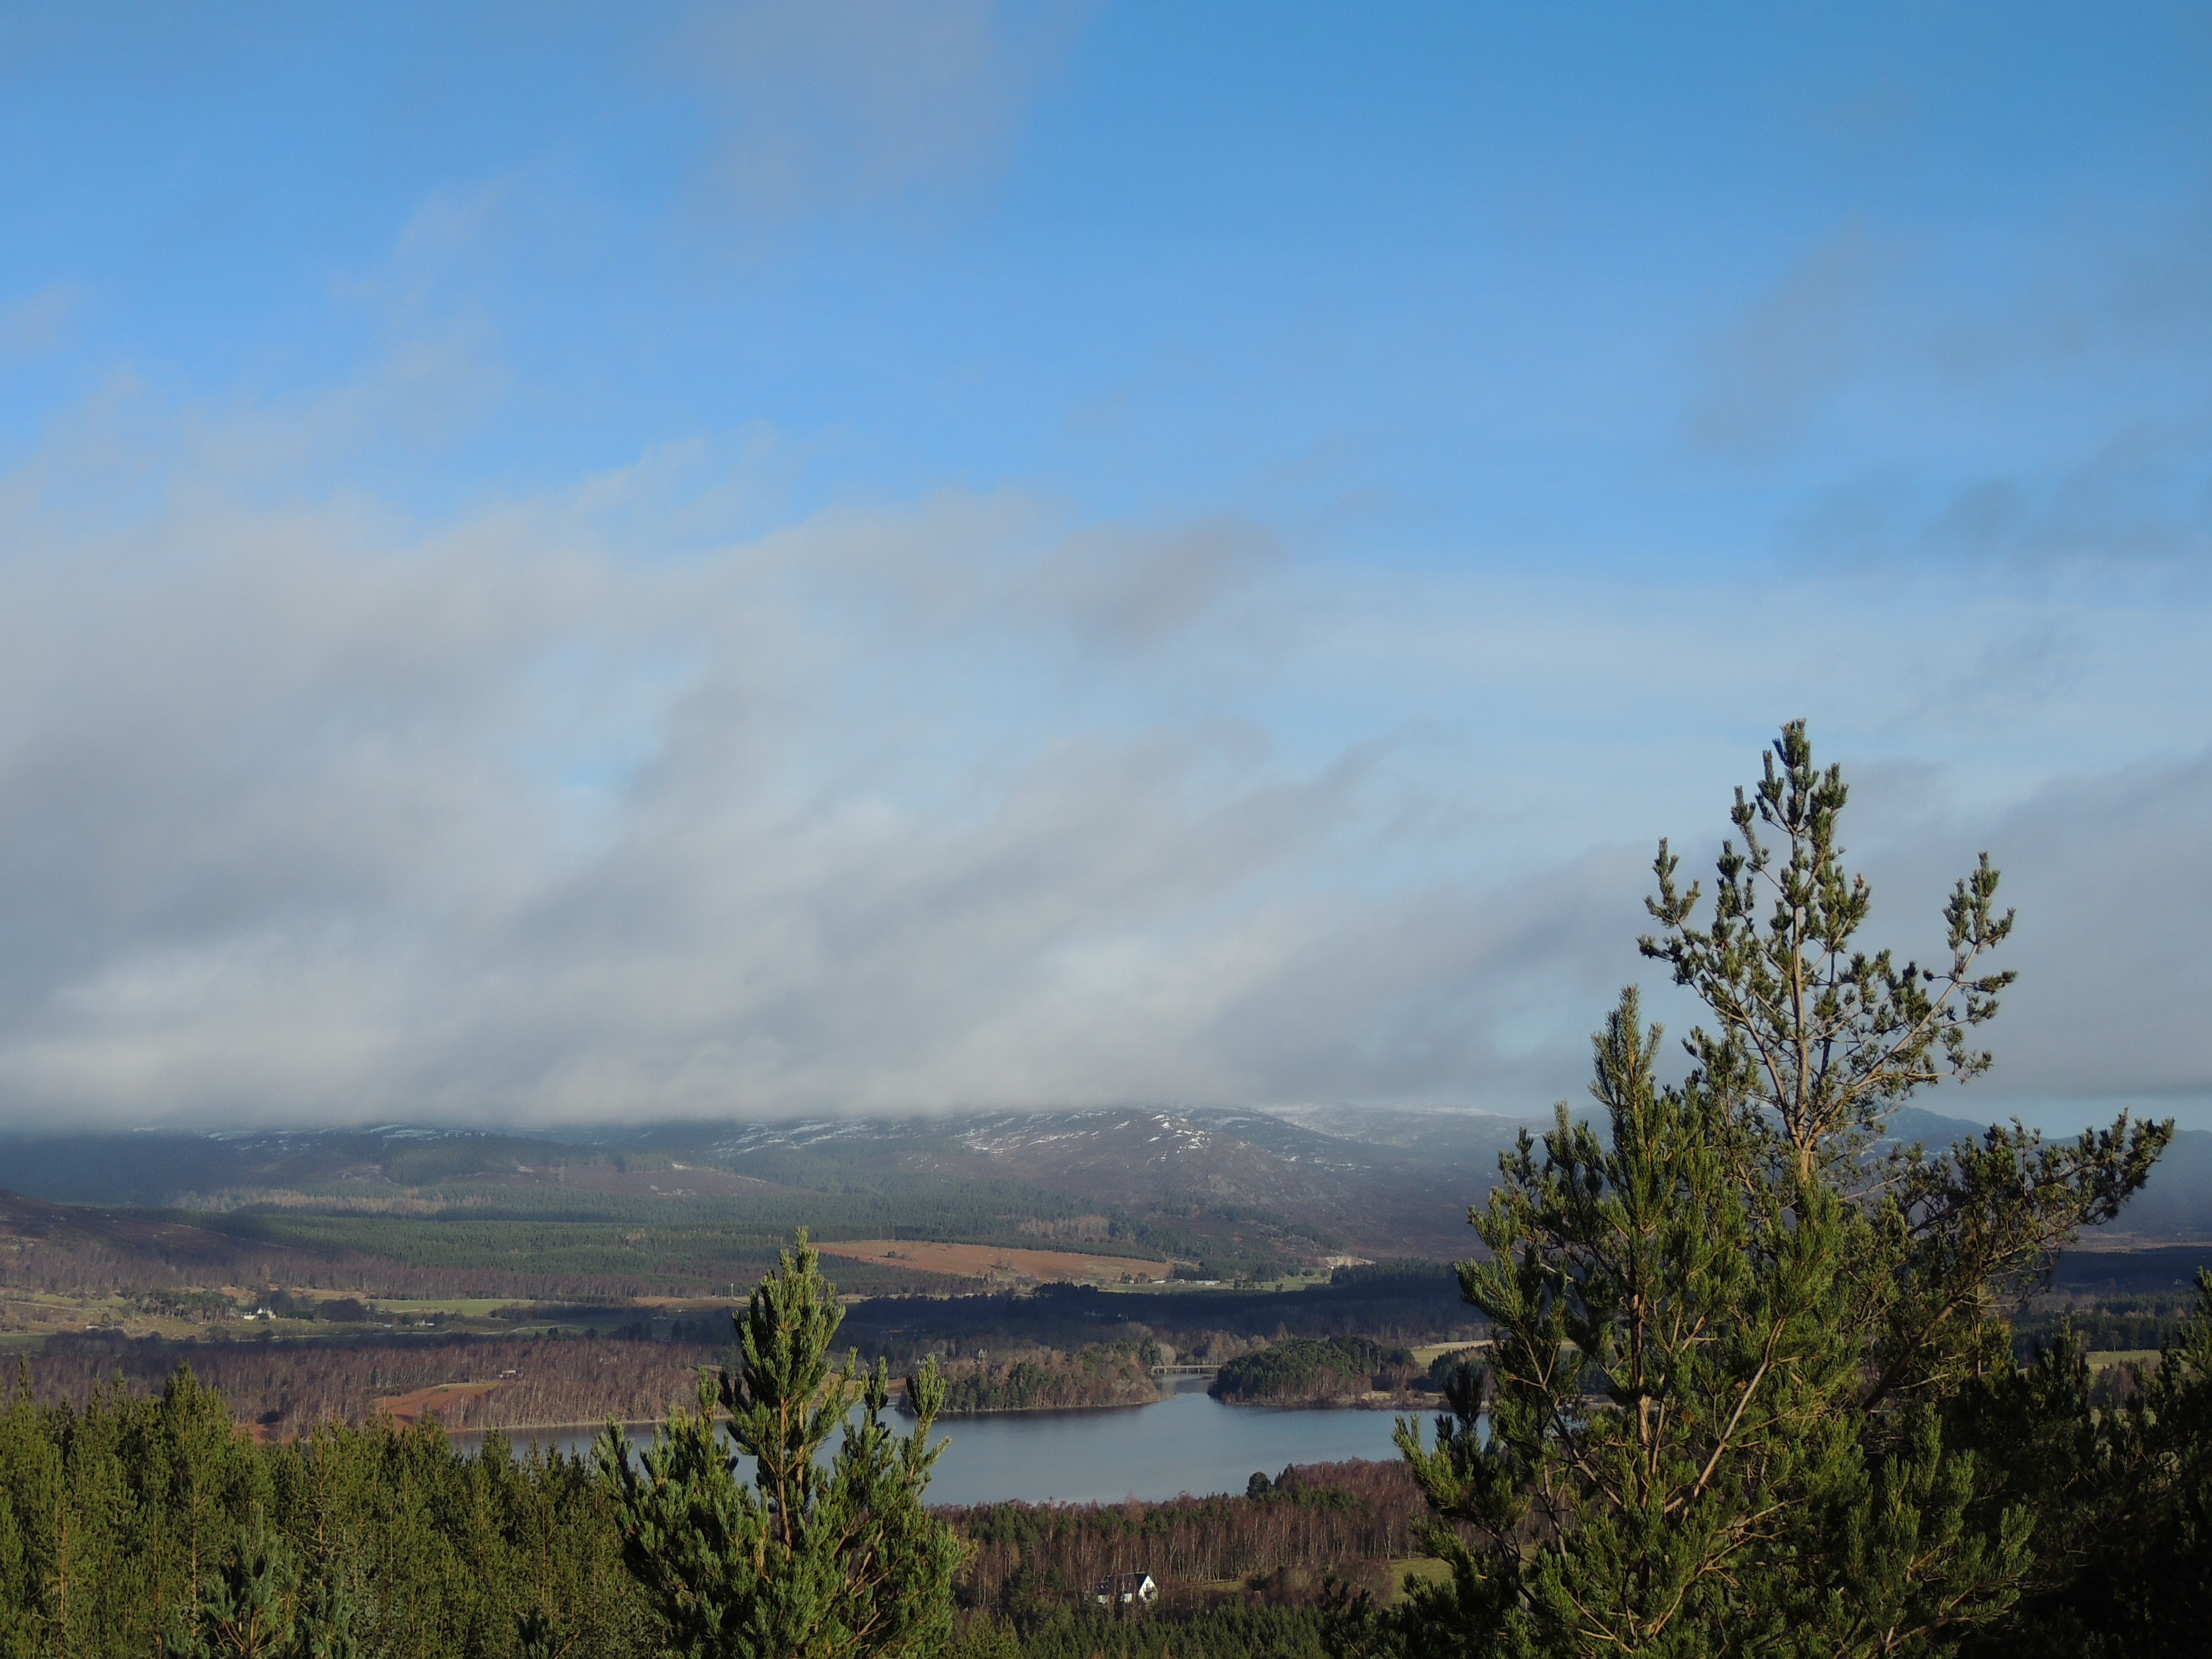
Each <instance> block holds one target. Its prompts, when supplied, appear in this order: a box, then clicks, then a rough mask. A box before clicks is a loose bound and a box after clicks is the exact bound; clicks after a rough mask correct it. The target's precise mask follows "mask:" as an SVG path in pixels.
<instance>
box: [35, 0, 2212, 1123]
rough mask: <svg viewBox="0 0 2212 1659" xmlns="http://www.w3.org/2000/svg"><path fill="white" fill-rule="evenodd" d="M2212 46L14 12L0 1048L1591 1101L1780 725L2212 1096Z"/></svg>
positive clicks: (191, 1115) (533, 1075) (2033, 1045)
mask: <svg viewBox="0 0 2212 1659" xmlns="http://www.w3.org/2000/svg"><path fill="white" fill-rule="evenodd" d="M2208 58H2212V23H2208V21H2206V19H2205V17H2204V15H2203V12H2202V10H2201V9H2193V8H2187V7H2172V8H2160V7H2148V6H2145V7H2125V6H2124V7H2106V8H2086V7H2075V8H2033V7H2022V6H2010V7H2002V8H2001V7H1996V6H1982V7H1974V6H1960V5H1926V4H1922V5H1899V6H1886V7H1885V6H1873V7H1864V8H1854V9H1848V10H1844V9H1833V8H1820V9H1814V8H1802V7H1776V6H1766V7H1758V8H1752V7H1744V8H1739V9H1723V8H1717V7H1711V8H1699V9H1690V10H1687V11H1681V10H1677V11H1673V12H1668V13H1661V12H1655V11H1652V10H1650V9H1632V8H1627V7H1609V8H1597V7H1591V8H1556V9H1530V8H1512V9H1506V8H1482V7H1473V6H1455V7H1418V6H1406V7H1399V8H1391V9H1375V8H1352V7H1320V6H1281V5H1275V6H1267V7H1257V6H1253V7H1244V6H1231V5H1221V6H1213V7H1206V8H1191V7H1170V6H1144V5H1112V4H1107V5H1097V6H1069V7H1056V6H1051V5H1042V4H1040V5H1032V6H1024V7H1021V8H1012V9H1008V8H998V7H993V6H990V5H986V4H980V3H967V4H961V3H950V4H945V5H927V6H926V5H896V4H854V3H830V4H823V5H817V6H809V7H798V6H768V5H731V6H720V7H684V6H670V7H666V8H662V9H654V10H653V11H652V12H651V13H650V14H649V15H647V16H645V17H643V18H642V19H641V16H640V15H636V14H635V13H630V14H624V13H618V12H616V11H614V10H612V9H596V10H586V9H580V8H563V7H538V8H520V7H515V8H507V9H475V10H472V11H470V12H467V13H465V14H464V13H463V12H462V11H461V10H460V9H455V8H428V7H424V8H416V9H406V8H401V7H389V8H380V9H373V10H362V11H357V12H355V13H352V14H350V15H338V14H336V13H334V12H332V11H330V10H326V9H325V10H314V11H308V12H301V11H299V10H297V9H276V8H252V7H237V8H229V9H224V10H223V11H222V13H221V15H208V14H207V13H206V12H205V11H204V10H202V9H195V10H187V9H183V8H173V7H172V8H161V7H152V8H149V7H120V6H118V7H109V8H100V7H93V6H86V7H76V8H70V9H66V10H64V11H52V10H48V9H32V8H27V7H21V8H7V9H0V190H4V192H5V195H4V209H5V213H6V223H7V225H8V227H9V232H8V234H7V235H6V236H5V237H0V599H4V600H5V604H4V606H0V610H3V611H4V612H5V617H6V619H5V621H4V622H0V629H4V631H5V638H4V639H0V647H5V651H4V653H0V654H4V658H5V662H6V665H5V667H4V668H0V685H4V686H5V688H6V689H7V691H8V693H9V695H8V697H7V700H6V701H7V706H8V707H9V711H10V712H9V714H7V715H6V717H5V730H4V731H0V820H4V824H5V827H6V829H7V832H8V833H7V835H6V836H5V838H4V842H5V844H4V846H0V896H4V897H5V899H6V902H8V904H9V909H10V911H11V912H12V913H13V914H14V915H15V916H16V917H17V919H18V920H17V933H18V936H19V939H21V948H19V949H17V950H16V951H15V952H14V953H13V954H14V956H15V960H14V961H13V962H12V963H10V964H9V965H8V966H6V967H5V968H0V1085H4V1086H5V1088H6V1090H7V1091H8V1094H9V1097H10V1098H11V1099H12V1100H13V1101H14V1102H15V1104H14V1105H13V1106H11V1107H9V1110H10V1111H12V1112H14V1113H15V1114H16V1115H20V1116H21V1117H22V1118H23V1119H24V1120H25V1121H30V1120H32V1119H36V1118H43V1117H47V1116H52V1115H57V1114H60V1113H64V1112H70V1113H93V1114H96V1115H101V1116H104V1117H107V1118H112V1119H115V1120H118V1121H159V1120H163V1119H168V1118H179V1119H192V1120H212V1119H216V1118H222V1119H225V1120H226V1121H228V1120H230V1119H241V1120H242V1119H255V1120H267V1119H283V1120H285V1121H300V1120H302V1119H313V1118H343V1119H348V1120H352V1119H356V1118H360V1117H367V1116H377V1117H385V1116H392V1115H408V1116H444V1117H463V1118H475V1119H501V1120H507V1119H513V1120H531V1119H550V1118H568V1119H574V1118H589V1117H606V1116H617V1115H659V1114H663V1113H675V1112H706V1111H714V1112H721V1111H732V1110H734V1111H773V1110H787V1109H807V1110H815V1109H840V1108H853V1109H862V1108H865V1109H890V1108H894V1107H902V1106H908V1105H912V1106H922V1107H937V1106H949V1105H957V1104H963V1103H976V1104H1000V1103H1034V1104H1052V1103H1088V1102H1092V1101H1109V1100H1110V1101H1117V1102H1118V1101H1124V1100H1132V1099H1141V1100H1146V1101H1178V1100H1187V1101H1237V1102H1243V1103H1268V1102H1271V1101H1273V1102H1291V1101H1305V1100H1317V1099H1331V1100H1334V1099H1343V1100H1353V1101H1361V1100H1365V1101H1376V1102H1407V1101H1413V1102H1436V1103H1462V1104H1472V1105H1478V1106H1482V1107H1486V1108H1487V1109H1493V1110H1503V1111H1514V1112H1520V1111H1524V1110H1541V1109H1542V1108H1543V1107H1544V1106H1545V1105H1546V1104H1547V1103H1548V1101H1549V1100H1550V1099H1551V1098H1553V1097H1556V1096H1558V1095H1560V1094H1563V1093H1567V1092H1570V1091H1573V1090H1575V1089H1576V1088H1577V1087H1578V1084H1579V1078H1580V1074H1581V1073H1582V1070H1583V1063H1584V1062H1583V1049H1582V1046H1581V1044H1582V1034H1583V1033H1584V1032H1586V1031H1587V1030H1589V1027H1590V1025H1591V1024H1592V1023H1593V1021H1594V1019H1595V1017H1596V1015H1597V1014H1598V1012H1600V1011H1601V1009H1602V1007H1603V1006H1604V1005H1605V1004H1606V1002H1607V1000H1609V998H1610V994H1611V991H1612V989H1613V987H1616V986H1617V985H1618V984H1619V983H1620V981H1622V980H1623V979H1624V978H1626V977H1628V976H1630V975H1634V974H1636V973H1637V972H1638V964H1637V963H1636V962H1635V959H1634V956H1633V951H1632V938H1633V935H1634V933H1635V932H1636V931H1637V928H1638V923H1639V920H1640V905H1639V902H1638V901H1639V900H1640V896H1641V894H1642V891H1643V890H1644V878H1643V876H1642V874H1641V873H1640V869H1641V866H1642V865H1643V864H1644V862H1646V861H1648V859H1649V855H1650V843H1651V842H1653V841H1654V840H1655V839H1656V837H1657V836H1659V835H1661V834H1671V835H1673V836H1674V837H1675V838H1676V841H1677V842H1678V844H1681V843H1687V844H1689V845H1692V846H1695V847H1699V848H1710V845H1711V842H1712V841H1713V840H1715V839H1716V838H1717V833H1718V830H1719V829H1720V828H1721V827H1722V823H1723V817H1722V813H1723V806H1724V804H1725V802H1726V800H1727V799H1728V791H1729V787H1731V786H1732V785H1733V784H1734V783H1735V782H1737V781H1741V780H1742V779H1744V778H1746V777H1747V776H1748V775H1749V774H1750V773H1751V771H1752V769H1753V767H1754V766H1755V764H1756V755H1757V750H1758V748H1759V744H1761V742H1762V741H1764V740H1765V738H1767V737H1768V736H1769V735H1771V732H1772V730H1773V728H1774V726H1776V725H1777V724H1778V722H1779V721H1780V720H1783V719H1785V718H1789V717H1793V716H1799V715H1802V716H1806V717H1808V718H1809V719H1810V720H1812V721H1813V725H1814V735H1815V738H1816V742H1818V743H1819V744H1820V745H1821V748H1822V751H1823V753H1824V754H1826V755H1828V756H1831V757H1835V758H1838V759H1841V760H1843V761H1844V763H1846V764H1847V766H1849V767H1850V769H1851V771H1852V773H1853V775H1855V776H1857V777H1859V778H1860V779H1861V780H1862V781H1863V782H1862V787H1861V791H1860V794H1859V798H1858V799H1859V803H1860V804H1859V805H1858V806H1857V808H1856V809H1855V811H1856V812H1857V814H1859V815H1861V816H1860V824H1861V827H1860V829H1859V830H1858V832H1857V836H1856V839H1855V842H1854V847H1855V850H1856V851H1858V852H1860V853H1861V854H1862V856H1863V858H1864V859H1865V860H1866V861H1867V862H1868V864H1869V867H1870V868H1871V869H1872V870H1873V871H1874V872H1875V875H1876V876H1877V878H1878V879H1879V880H1880V881H1881V895H1882V896H1883V897H1884V899H1885V900H1887V899H1888V898H1889V897H1890V896H1892V895H1894V903H1893V905H1889V904H1886V905H1885V907H1884V908H1881V909H1880V910H1878V912H1877V927H1878V928H1879V929H1880V930H1881V931H1882V932H1883V933H1884V936H1885V937H1888V938H1895V939H1898V941H1899V943H1901V944H1903V945H1906V946H1907V947H1911V946H1916V945H1924V944H1925V943H1926V942H1927V939H1928V937H1929V935H1930V934H1931V933H1932V931H1933V926H1932V924H1933V917H1934V912H1935V908H1936V903H1937V902H1938V901H1939V899H1940V896H1941V893H1942V890H1943V888H1944V886H1945V885H1946V884H1947V881H1948V875H1949V874H1951V873H1955V872H1956V870H1957V869H1958V868H1962V867H1963V866H1964V864H1965V862H1966V860H1970V859H1971V857H1972V853H1973V852H1974V851H1976V850H1978V848H1982V847H1984V846H1986V847H1988V848H1990V851H1991V852H1992V854H1994V855H1995V856H1996V859H1997V861H1998V862H1999V863H2000V865H2002V866H2005V867H2006V868H2007V869H2008V871H2010V872H2012V875H2013V880H2012V884H2011V889H2010V890H2011V892H2012V894H2013V896H2015V899H2016V901H2017V902H2019V903H2020V904H2021V908H2022V916H2023V920H2022V929H2021V936H2020V941H2019V945H2018V946H2017V952H2016V953H2017V956H2018V958H2019V960H2018V963H2017V965H2019V966H2020V967H2021V969H2022V970H2023V974H2024V978H2023V981H2022V986H2021V990H2020V992H2019V993H2018V994H2017V996H2016V999H2015V1012H2014V1013H2013V1014H2012V1015H2010V1016H2008V1018H2007V1019H2006V1020H2005V1021H2003V1022H2002V1023H2001V1024H2000V1026H1999V1027H1998V1028H1997V1032H1996V1047H1997V1048H1998V1052H1999V1055H2000V1067H1999V1070H1998V1072H1997V1073H1996V1076H1995V1077H1994V1078H1993V1079H1991V1080H1990V1082H1989V1083H1988V1084H1986V1085H1978V1089H1979V1090H1980V1091H1981V1094H1980V1096H1979V1097H1978V1098H1977V1099H1975V1100H1974V1101H1972V1102H1966V1101H1965V1100H1963V1099H1961V1098H1955V1097H1947V1098H1944V1099H1940V1100H1937V1101H1934V1102H1931V1104H1934V1105H1936V1108H1937V1109H1954V1110H1966V1111H1971V1110H1973V1109H1976V1108H1977V1107H1978V1106H1980V1105H1983V1104H1984V1103H1986V1104H1987V1106H1988V1107H1989V1108H1990V1109H2014V1108H2015V1107H2016V1108H2018V1109H2022V1110H2024V1111H2026V1112H2027V1113H2028V1114H2029V1115H2031V1116H2033V1117H2036V1118H2039V1119H2040V1120H2042V1121H2047V1122H2049V1123H2051V1125H2052V1126H2053V1127H2069V1126H2070V1125H2071V1124H2073V1123H2074V1122H2076V1121H2081V1119H2083V1118H2084V1117H2086V1116H2087V1115H2089V1114H2091V1113H2093V1112H2094V1111H2097V1110H2100V1109H2103V1108H2104V1106H2105V1105H2106V1103H2109V1102H2111V1101H2114V1100H2120V1099H2127V1100H2133V1101H2136V1102H2138V1103H2142V1104H2144V1105H2147V1106H2149V1107H2151V1108H2153V1109H2156V1110H2160V1111H2166V1110H2172V1111H2175V1112H2178V1113H2179V1114H2180V1115H2182V1116H2183V1117H2184V1119H2185V1121H2189V1122H2191V1123H2195V1124H2198V1125H2200V1126H2203V1127H2212V1069H2208V1060H2207V1057H2206V1051H2205V1050H2204V1048H2203V1043H2202V1042H2201V1039H2200V1037H2199V1036H2198V1035H2197V1028H2198V1026H2199V1024H2201V1020H2200V1018H2199V1016H2198V1012H2197V1011H2198V1010H2200V1009H2201V1008H2202V1006H2203V1003H2204V1001H2205V1000H2206V997H2207V995H2208V994H2212V970H2208V969H2206V967H2205V966H2204V965H2203V963H2204V961H2205V953H2204V951H2203V949H2202V944H2201V939H2198V938H2197V933H2196V932H2195V931H2194V930H2195V928H2196V927H2197V926H2200V925H2201V922H2202V920H2203V918H2204V917H2206V916H2207V915H2212V878H2208V876H2207V875H2206V874H2205V873H2203V872H2204V871H2205V870H2206V869H2207V868H2208V867H2212V866H2208V860H2206V859H2205V857H2204V854H2206V853H2208V852H2212V730H2208V721H2207V716H2206V713H2205V711H2206V709H2207V708H2208V707H2212V699H2208V696H2207V694H2208V691H2212V685H2208V684H2207V682H2208V679H2212V673H2208V671H2207V669H2206V666H2205V662H2204V659H2205V658H2206V657H2207V656H2208V654H2212V653H2206V652H2205V651H2204V650H2203V645H2202V643H2201V641H2203V639H2204V638H2205V637H2206V627H2205V623H2206V621H2207V609H2208V607H2207V603H2206V601H2207V591H2206V584H2205V577H2206V574H2207V568H2208V557H2212V390H2208V388H2212V374H2208V373H2207V369H2208V368H2212V167H2208V164H2207V162H2206V161H2205V159H2204V158H2205V157H2206V156H2208V155H2212V76H2208V74H2207V72H2206V71H2207V70H2208V68H2212V63H2208ZM1680 1012H1681V1011H1680V1010H1675V1011H1673V1014H1672V1015H1671V1016H1670V1017H1679V1015H1680Z"/></svg>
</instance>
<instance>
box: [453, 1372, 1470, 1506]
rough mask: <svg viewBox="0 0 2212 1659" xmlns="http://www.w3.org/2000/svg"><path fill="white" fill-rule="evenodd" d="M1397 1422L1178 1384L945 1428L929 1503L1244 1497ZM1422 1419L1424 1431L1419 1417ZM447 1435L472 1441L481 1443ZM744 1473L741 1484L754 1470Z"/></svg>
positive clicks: (1370, 1454) (523, 1434)
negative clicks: (1263, 1479) (1106, 1401)
mask: <svg viewBox="0 0 2212 1659" xmlns="http://www.w3.org/2000/svg"><path fill="white" fill-rule="evenodd" d="M892 1421H893V1422H894V1423H896V1424H899V1425H901V1426H903V1425H904V1422H905V1419H902V1418H899V1417H896V1415H894V1417H893V1419H892ZM1421 1421H1422V1425H1423V1431H1424V1433H1426V1432H1427V1431H1428V1418H1427V1416H1426V1415H1424V1416H1423V1417H1422V1419H1421ZM1394 1422H1395V1418H1394V1417H1393V1416H1392V1414H1391V1413H1389V1412H1374V1411H1350V1410H1323V1411H1271V1410H1268V1409H1267V1408H1265V1407H1253V1406H1225V1405H1223V1404H1222V1403H1221V1402H1220V1401H1218V1400H1215V1399H1213V1398H1212V1397H1211V1396H1209V1395H1207V1394H1206V1384H1205V1382H1204V1380H1203V1379H1202V1378H1197V1377H1188V1378H1182V1379H1179V1381H1178V1383H1177V1384H1176V1391H1175V1392H1174V1393H1173V1394H1171V1395H1169V1396H1168V1397H1167V1398H1165V1399H1164V1400H1162V1401H1160V1402H1159V1403H1158V1404H1157V1405H1152V1406H1122V1407H1112V1408H1109V1409H1106V1410H1102V1411H1077V1412H1012V1413H1002V1414H998V1415H994V1416H988V1417H963V1418H958V1419H949V1420H947V1421H945V1422H943V1423H941V1424H940V1425H939V1428H938V1431H937V1432H938V1434H939V1437H946V1438H949V1439H950V1441H951V1443H950V1444H949V1445H947V1446H946V1447H945V1454H944V1455H943V1456H941V1457H940V1458H939V1460H938V1463H937V1473H936V1476H935V1478H934V1479H933V1480H931V1482H930V1485H929V1501H930V1502H931V1503H933V1504H986V1503H995V1502H999V1501H1001V1500H1004V1499H1007V1498H1024V1499H1026V1500H1028V1501H1029V1502H1030V1503H1037V1504H1042V1503H1048V1502H1050V1503H1062V1504H1090V1503H1098V1504H1111V1503H1118V1502H1120V1501H1121V1499H1123V1498H1144V1499H1146V1500H1148V1501H1157V1500H1158V1499H1162V1498H1174V1497H1176V1496H1178V1495H1179V1494H1181V1493H1183V1492H1189V1493H1192V1494H1193V1495H1199V1494H1203V1493H1206V1492H1243V1490H1244V1486H1245V1483H1246V1482H1247V1481H1249V1480H1250V1479H1251V1478H1252V1476H1253V1474H1255V1473H1261V1474H1267V1475H1269V1476H1271V1477H1272V1476H1273V1475H1277V1474H1281V1473H1282V1471H1283V1468H1284V1466H1285V1465H1286V1464H1290V1463H1334V1462H1340V1461H1342V1460H1344V1459H1346V1458H1355V1457H1364V1458H1395V1456H1397V1455H1398V1453H1397V1449H1396V1448H1395V1447H1394V1446H1393V1445H1392V1444H1391V1443H1390V1430H1391V1426H1392V1424H1393V1423H1394ZM455 1438H456V1439H458V1440H459V1441H461V1442H462V1443H465V1444H474V1443H477V1442H478V1441H479V1440H480V1439H481V1437H479V1436H476V1435H462V1436H456V1437H455ZM510 1438H511V1439H513V1441H514V1443H516V1446H517V1449H520V1445H521V1443H523V1442H525V1441H526V1440H530V1439H532V1438H540V1439H546V1440H550V1441H552V1442H553V1443H556V1444H558V1445H559V1446H560V1447H561V1448H562V1449H563V1450H567V1451H572V1452H574V1451H584V1450H586V1449H589V1446H590V1443H591V1433H590V1431H587V1430H581V1429H579V1430H573V1431H563V1430H552V1431H539V1432H538V1434H536V1435H533V1434H532V1432H531V1431H526V1430H517V1431H513V1433H512V1434H511V1436H510ZM633 1438H634V1440H635V1441H636V1442H638V1443H644V1442H647V1441H650V1440H651V1439H652V1431H651V1430H649V1429H641V1430H639V1431H636V1432H635V1435H634V1437H633ZM741 1473H743V1474H745V1475H747V1476H748V1477H749V1476H750V1469H746V1470H744V1471H741Z"/></svg>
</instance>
